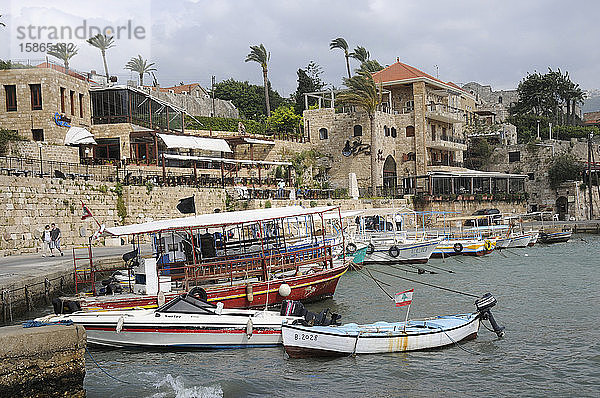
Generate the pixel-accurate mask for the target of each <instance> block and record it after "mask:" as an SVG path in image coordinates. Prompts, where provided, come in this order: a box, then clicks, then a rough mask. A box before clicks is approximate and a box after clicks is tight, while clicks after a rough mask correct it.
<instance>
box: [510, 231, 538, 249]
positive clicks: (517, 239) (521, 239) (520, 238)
mask: <svg viewBox="0 0 600 398" xmlns="http://www.w3.org/2000/svg"><path fill="white" fill-rule="evenodd" d="M533 238H534V233H514V234H511V239H510V243H509V244H508V248H509V249H513V248H518V247H527V246H529V243H530V242H531V241H532V239H533Z"/></svg>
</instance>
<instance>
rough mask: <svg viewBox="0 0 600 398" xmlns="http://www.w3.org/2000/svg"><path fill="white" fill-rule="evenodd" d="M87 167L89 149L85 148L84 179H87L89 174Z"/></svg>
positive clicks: (88, 164)
mask: <svg viewBox="0 0 600 398" xmlns="http://www.w3.org/2000/svg"><path fill="white" fill-rule="evenodd" d="M89 167H90V148H89V147H86V148H85V179H86V180H87V179H88V175H89V174H90V173H89Z"/></svg>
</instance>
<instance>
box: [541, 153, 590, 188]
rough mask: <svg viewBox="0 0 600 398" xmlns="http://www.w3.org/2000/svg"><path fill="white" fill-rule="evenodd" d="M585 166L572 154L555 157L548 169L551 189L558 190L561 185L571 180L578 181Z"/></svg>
mask: <svg viewBox="0 0 600 398" xmlns="http://www.w3.org/2000/svg"><path fill="white" fill-rule="evenodd" d="M583 169H584V166H583V164H582V163H581V162H579V161H578V160H577V158H576V157H575V156H573V155H572V154H570V153H561V154H559V155H555V156H554V157H552V159H551V160H550V166H549V167H548V180H549V181H550V188H552V189H556V188H557V187H558V186H559V185H560V184H562V183H563V182H565V181H569V180H578V179H579V178H580V177H581V172H582V171H583Z"/></svg>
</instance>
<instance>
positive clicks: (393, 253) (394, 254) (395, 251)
mask: <svg viewBox="0 0 600 398" xmlns="http://www.w3.org/2000/svg"><path fill="white" fill-rule="evenodd" d="M388 254H389V255H390V256H392V257H394V258H396V257H398V256H399V255H400V250H398V248H397V247H396V246H392V247H390V250H388Z"/></svg>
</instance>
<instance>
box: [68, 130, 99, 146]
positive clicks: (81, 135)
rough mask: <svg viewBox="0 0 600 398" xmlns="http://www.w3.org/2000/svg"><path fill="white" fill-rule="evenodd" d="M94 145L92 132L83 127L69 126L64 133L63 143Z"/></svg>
mask: <svg viewBox="0 0 600 398" xmlns="http://www.w3.org/2000/svg"><path fill="white" fill-rule="evenodd" d="M80 144H86V145H96V140H94V134H92V133H90V132H89V131H88V130H86V129H84V128H83V127H71V128H70V129H69V130H68V131H67V135H65V145H80Z"/></svg>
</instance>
